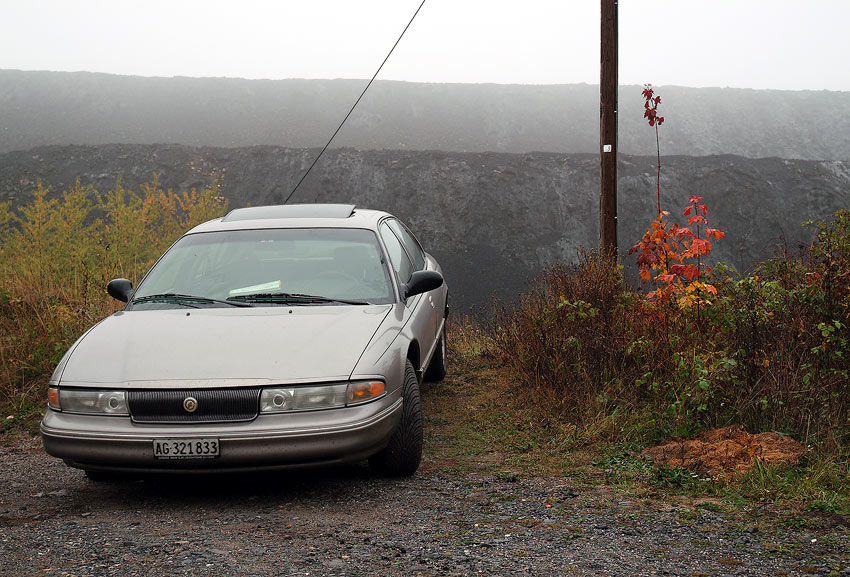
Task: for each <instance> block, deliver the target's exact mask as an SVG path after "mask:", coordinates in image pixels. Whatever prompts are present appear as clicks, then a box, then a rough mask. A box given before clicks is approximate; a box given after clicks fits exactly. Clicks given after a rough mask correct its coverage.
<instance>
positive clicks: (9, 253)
mask: <svg viewBox="0 0 850 577" xmlns="http://www.w3.org/2000/svg"><path fill="white" fill-rule="evenodd" d="M225 210H226V202H225V201H224V199H223V198H222V197H221V196H220V195H219V191H218V188H217V187H215V186H214V187H212V188H208V189H205V190H203V191H201V192H196V191H192V192H190V193H184V194H176V193H174V192H172V191H170V190H163V189H162V188H161V187H160V185H159V183H158V182H157V180H156V177H154V180H153V181H152V182H151V183H149V184H145V185H142V187H141V189H140V192H138V193H137V192H133V191H131V190H126V189H124V188H123V187H122V185H121V182H120V181H119V182H118V183H117V184H116V185H115V188H114V189H113V190H111V191H108V192H106V193H105V194H102V195H101V194H100V193H98V192H97V191H96V190H94V189H92V188H91V187H83V186H81V185H80V182H79V181H77V183H76V184H75V186H74V187H73V188H71V189H69V190H67V191H65V192H64V193H63V194H62V195H61V196H55V195H51V194H50V191H49V190H48V189H47V188H44V187H43V186H42V185H41V183H39V185H38V188H37V189H36V190H35V191H34V192H33V195H32V199H31V200H30V202H28V203H27V204H25V205H22V206H21V207H19V208H18V209H17V210H14V209H12V207H11V205H10V204H9V203H5V204H0V408H2V409H3V410H4V411H6V412H12V413H26V412H31V411H34V410H38V409H39V408H40V406H41V392H42V390H43V388H44V387H45V385H46V383H47V380H48V378H49V377H50V373H51V372H52V370H53V368H54V366H55V365H56V363H57V362H58V360H59V358H60V357H61V356H62V354H63V353H64V352H65V350H66V349H67V348H68V347H69V346H70V345H71V344H72V343H73V342H74V340H75V339H76V338H77V337H78V336H79V335H81V334H82V333H83V331H85V330H86V328H88V327H89V326H91V325H92V324H94V323H95V322H96V321H97V320H99V319H101V318H103V317H104V316H106V315H108V314H110V313H112V312H114V311H115V310H116V309H117V308H118V307H119V304H120V303H116V302H115V301H114V300H112V299H111V298H109V297H108V296H107V295H106V291H105V287H106V283H107V282H109V280H110V279H112V278H115V277H126V278H129V279H130V280H131V281H133V283H134V284H135V283H137V282H138V281H139V280H140V279H141V277H142V275H144V273H145V272H146V271H147V270H148V268H149V267H150V266H151V265H152V264H153V262H154V260H155V259H156V258H157V257H158V256H159V255H160V254H162V252H163V251H164V250H165V249H166V248H168V246H170V245H171V243H173V242H174V241H175V240H176V239H177V238H178V237H179V236H180V234H182V233H183V232H184V231H185V230H187V229H189V228H191V227H192V226H194V225H196V224H199V223H201V222H204V221H206V220H209V219H211V218H215V217H218V216H221V215H222V214H224V212H225Z"/></svg>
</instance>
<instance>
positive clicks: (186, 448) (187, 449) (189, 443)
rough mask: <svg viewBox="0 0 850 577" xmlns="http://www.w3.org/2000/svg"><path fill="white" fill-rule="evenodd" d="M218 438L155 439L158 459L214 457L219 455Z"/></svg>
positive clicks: (155, 452) (155, 454)
mask: <svg viewBox="0 0 850 577" xmlns="http://www.w3.org/2000/svg"><path fill="white" fill-rule="evenodd" d="M218 451H219V442H218V439H209V438H206V439H154V441H153V456H154V457H155V458H157V459H212V458H215V457H218Z"/></svg>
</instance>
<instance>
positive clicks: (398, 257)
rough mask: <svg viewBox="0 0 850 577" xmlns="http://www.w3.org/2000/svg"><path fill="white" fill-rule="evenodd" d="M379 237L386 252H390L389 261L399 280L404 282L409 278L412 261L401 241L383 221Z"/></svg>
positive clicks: (411, 271)
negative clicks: (385, 247)
mask: <svg viewBox="0 0 850 577" xmlns="http://www.w3.org/2000/svg"><path fill="white" fill-rule="evenodd" d="M381 238H382V239H383V240H384V244H385V245H386V246H387V252H388V253H389V254H390V263H392V265H393V269H394V270H395V272H396V274H397V275H398V280H399V282H402V283H406V282H408V281H409V280H410V275H411V274H413V263H412V262H410V258H409V257H408V256H407V252H405V250H404V248H403V247H402V246H401V241H400V240H399V239H398V237H396V235H395V233H393V231H392V230H391V229H390V227H389V226H387V223H386V222H384V223H382V224H381Z"/></svg>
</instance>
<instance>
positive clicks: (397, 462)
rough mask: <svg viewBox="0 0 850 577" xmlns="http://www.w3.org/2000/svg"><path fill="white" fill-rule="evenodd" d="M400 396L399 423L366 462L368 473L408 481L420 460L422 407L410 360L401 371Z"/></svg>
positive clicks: (416, 380) (414, 371)
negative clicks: (378, 450)
mask: <svg viewBox="0 0 850 577" xmlns="http://www.w3.org/2000/svg"><path fill="white" fill-rule="evenodd" d="M401 396H402V398H403V399H404V404H403V405H402V412H401V421H399V423H398V428H396V430H395V433H393V436H392V438H391V439H390V442H389V444H388V445H387V446H386V447H385V448H384V449H382V450H381V451H380V452H379V453H377V454H375V455H373V456H372V457H370V458H369V466H370V467H372V470H373V471H374V472H375V473H377V474H379V475H383V476H386V477H409V476H410V475H412V474H413V473H415V472H416V470H417V469H418V468H419V462H420V461H421V460H422V404H421V403H420V400H419V379H417V378H416V369H414V368H413V364H412V363H411V362H410V360H409V359H408V360H407V363H406V364H405V367H404V385H403V386H402V390H401Z"/></svg>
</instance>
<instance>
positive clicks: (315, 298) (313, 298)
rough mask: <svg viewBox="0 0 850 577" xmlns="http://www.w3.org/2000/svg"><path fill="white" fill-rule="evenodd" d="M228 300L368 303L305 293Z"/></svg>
mask: <svg viewBox="0 0 850 577" xmlns="http://www.w3.org/2000/svg"><path fill="white" fill-rule="evenodd" d="M227 300H228V301H230V302H232V301H237V300H238V301H242V302H251V303H276V304H308V305H309V304H324V303H340V304H344V305H368V304H369V303H368V302H366V301H357V300H349V299H335V298H330V297H323V296H319V295H307V294H303V293H255V294H250V295H236V296H232V297H227Z"/></svg>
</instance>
